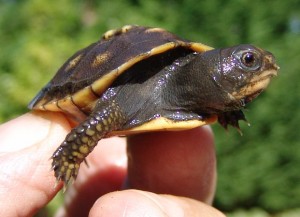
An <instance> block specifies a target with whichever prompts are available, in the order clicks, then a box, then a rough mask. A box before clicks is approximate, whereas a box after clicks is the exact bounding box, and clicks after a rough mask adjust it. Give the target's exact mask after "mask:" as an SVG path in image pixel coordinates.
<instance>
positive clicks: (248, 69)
mask: <svg viewBox="0 0 300 217" xmlns="http://www.w3.org/2000/svg"><path fill="white" fill-rule="evenodd" d="M219 58H220V59H219V61H218V66H217V67H218V70H214V71H213V72H211V73H212V76H213V79H214V81H215V82H216V83H217V85H218V86H220V87H221V88H222V89H223V90H224V91H226V92H227V93H228V97H229V98H230V101H231V102H232V104H235V105H238V104H240V105H241V106H243V105H245V104H247V103H248V102H250V101H252V100H253V99H254V98H256V97H257V96H258V95H259V94H260V93H261V92H262V91H263V90H264V89H266V87H267V86H268V84H269V82H270V80H271V78H272V77H273V76H276V75H277V71H278V69H279V67H278V66H277V65H276V63H275V58H274V56H273V55H272V54H271V53H270V52H268V51H265V50H262V49H260V48H257V47H254V46H252V45H238V46H234V47H230V48H223V49H220V50H219ZM236 103H237V104H236Z"/></svg>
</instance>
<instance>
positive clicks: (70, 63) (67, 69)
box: [65, 54, 82, 71]
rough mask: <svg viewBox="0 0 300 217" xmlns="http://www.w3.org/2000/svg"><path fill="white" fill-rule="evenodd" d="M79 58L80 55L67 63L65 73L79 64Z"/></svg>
mask: <svg viewBox="0 0 300 217" xmlns="http://www.w3.org/2000/svg"><path fill="white" fill-rule="evenodd" d="M81 57H82V54H79V55H78V56H76V57H75V58H74V59H72V60H71V61H69V64H68V65H67V66H66V68H65V71H69V70H70V69H72V68H74V67H75V66H76V65H77V63H78V62H79V60H80V59H81Z"/></svg>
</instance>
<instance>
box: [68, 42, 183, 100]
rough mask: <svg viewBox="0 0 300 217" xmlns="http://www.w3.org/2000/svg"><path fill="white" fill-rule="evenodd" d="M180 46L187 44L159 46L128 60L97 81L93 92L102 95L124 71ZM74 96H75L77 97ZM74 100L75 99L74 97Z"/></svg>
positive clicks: (172, 43) (171, 43)
mask: <svg viewBox="0 0 300 217" xmlns="http://www.w3.org/2000/svg"><path fill="white" fill-rule="evenodd" d="M180 45H185V43H183V42H181V41H178V42H168V43H166V44H163V45H160V46H157V47H155V48H153V49H151V50H150V51H148V52H146V53H142V54H140V55H137V56H136V57H134V58H132V59H130V60H128V61H127V62H125V63H123V64H122V65H120V66H119V67H118V68H116V69H114V70H112V71H110V72H109V73H107V74H106V75H104V76H103V77H101V79H98V80H96V81H95V82H94V83H92V85H91V86H92V88H93V90H94V91H95V92H96V93H97V94H98V95H101V94H102V93H103V92H104V91H105V90H107V88H109V86H110V85H111V84H112V83H113V81H114V80H115V79H116V78H117V77H118V76H120V75H121V74H122V73H123V72H124V71H126V70H127V69H129V68H130V67H131V66H133V65H134V64H136V63H138V62H140V61H142V60H144V59H147V58H148V57H149V56H152V55H156V54H160V53H163V52H165V51H167V50H170V49H173V48H175V47H178V46H180ZM80 92H82V90H81V91H79V92H77V93H76V94H84V93H80ZM76 94H74V96H75V95H76ZM73 99H74V97H73Z"/></svg>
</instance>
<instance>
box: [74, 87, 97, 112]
mask: <svg viewBox="0 0 300 217" xmlns="http://www.w3.org/2000/svg"><path fill="white" fill-rule="evenodd" d="M91 88H93V87H90V86H87V87H85V88H83V89H82V90H80V91H77V92H76V93H74V94H73V96H72V98H73V102H74V103H75V104H76V105H77V106H79V107H80V108H85V107H86V106H88V105H89V104H90V103H92V102H94V101H96V100H97V99H98V96H96V95H95V94H94V93H93V91H92V90H91ZM99 95H100V94H99Z"/></svg>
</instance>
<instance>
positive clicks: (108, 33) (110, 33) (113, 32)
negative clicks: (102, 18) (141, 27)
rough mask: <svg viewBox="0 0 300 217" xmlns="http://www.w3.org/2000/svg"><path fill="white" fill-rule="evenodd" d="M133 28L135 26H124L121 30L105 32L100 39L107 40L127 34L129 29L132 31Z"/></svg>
mask: <svg viewBox="0 0 300 217" xmlns="http://www.w3.org/2000/svg"><path fill="white" fill-rule="evenodd" d="M134 27H136V26H134V25H126V26H123V27H122V28H121V29H112V30H108V31H107V32H105V33H104V34H103V36H102V38H103V39H104V40H108V39H110V38H112V37H114V36H115V35H117V34H121V33H126V32H128V31H129V30H130V29H132V28H134Z"/></svg>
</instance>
